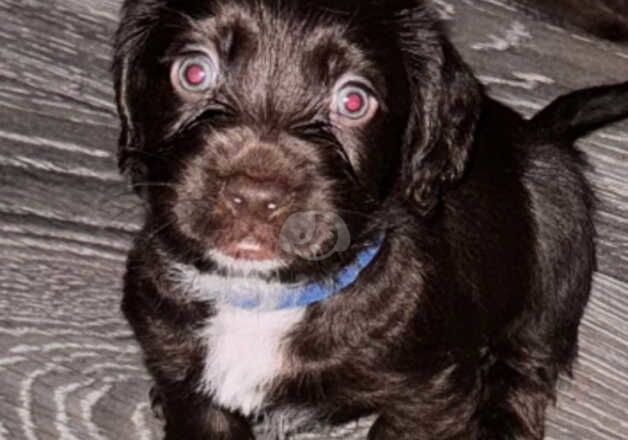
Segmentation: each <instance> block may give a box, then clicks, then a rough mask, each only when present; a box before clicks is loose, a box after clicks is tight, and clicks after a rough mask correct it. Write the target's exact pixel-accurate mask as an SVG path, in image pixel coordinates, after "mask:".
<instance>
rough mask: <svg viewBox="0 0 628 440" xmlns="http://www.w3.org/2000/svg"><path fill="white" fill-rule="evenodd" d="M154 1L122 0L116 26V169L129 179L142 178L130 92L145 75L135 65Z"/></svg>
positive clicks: (151, 19) (137, 88) (141, 84)
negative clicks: (117, 134) (117, 121)
mask: <svg viewBox="0 0 628 440" xmlns="http://www.w3.org/2000/svg"><path fill="white" fill-rule="evenodd" d="M160 5H161V3H160V2H159V1H158V0H148V1H137V0H126V1H125V2H124V4H123V6H122V9H121V13H120V16H121V18H120V26H119V28H118V30H117V32H116V38H115V47H114V58H113V76H114V87H115V94H116V105H117V109H118V115H119V117H120V137H119V139H118V168H119V169H120V172H121V173H122V174H124V175H126V176H128V177H130V178H131V181H132V182H139V181H143V180H144V174H145V170H144V168H143V166H142V165H141V162H140V161H138V160H135V158H137V157H138V155H139V152H140V151H141V149H142V145H143V139H142V135H141V130H139V129H138V121H137V115H135V114H134V110H133V109H134V108H137V105H133V101H134V93H135V94H137V93H138V91H140V90H142V89H143V88H144V83H145V78H144V77H143V73H142V72H141V69H138V68H137V64H138V62H139V61H138V59H139V56H140V54H141V53H142V52H143V50H144V45H145V41H146V36H147V35H148V34H149V33H150V31H151V30H152V28H153V26H154V24H155V23H156V22H157V19H158V15H157V13H156V11H157V10H158V7H159V6H160Z"/></svg>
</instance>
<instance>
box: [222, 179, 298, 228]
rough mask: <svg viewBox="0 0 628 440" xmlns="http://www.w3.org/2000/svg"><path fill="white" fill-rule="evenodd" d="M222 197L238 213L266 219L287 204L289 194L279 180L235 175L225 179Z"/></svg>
mask: <svg viewBox="0 0 628 440" xmlns="http://www.w3.org/2000/svg"><path fill="white" fill-rule="evenodd" d="M223 197H224V200H225V202H226V203H227V205H228V206H230V207H231V208H232V209H233V210H234V211H236V212H238V213H239V214H247V215H253V216H255V217H259V218H263V219H266V218H268V217H270V216H271V215H272V214H273V213H274V212H275V211H277V210H279V209H281V208H283V207H285V206H286V205H288V204H289V203H290V198H291V194H290V191H289V190H288V188H287V187H286V186H285V185H283V184H282V183H280V182H276V181H272V180H257V179H252V178H250V177H247V176H235V177H231V178H229V180H227V183H226V185H225V188H224V191H223Z"/></svg>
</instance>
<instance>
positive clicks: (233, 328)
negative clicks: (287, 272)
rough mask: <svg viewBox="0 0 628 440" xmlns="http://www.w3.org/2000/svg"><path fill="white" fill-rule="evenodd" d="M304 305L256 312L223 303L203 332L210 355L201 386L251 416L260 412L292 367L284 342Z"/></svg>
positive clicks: (231, 407) (228, 406) (223, 401)
mask: <svg viewBox="0 0 628 440" xmlns="http://www.w3.org/2000/svg"><path fill="white" fill-rule="evenodd" d="M303 314H304V309H289V310H277V311H268V310H266V311H250V310H244V309H239V308H236V307H232V306H229V305H219V306H218V311H217V314H216V315H215V316H214V317H212V318H211V320H210V322H209V323H208V325H207V326H206V327H205V329H203V331H202V335H201V336H202V337H203V338H204V339H206V340H207V358H206V360H205V369H204V374H203V377H202V381H201V389H202V391H203V392H205V393H210V394H211V395H212V396H213V397H214V399H215V401H216V403H217V404H219V405H221V406H224V407H225V408H227V409H230V410H239V411H241V412H242V413H243V414H245V415H251V414H254V413H255V412H257V411H259V410H260V409H261V407H262V405H263V403H264V398H265V397H266V393H267V392H268V389H269V386H270V385H271V383H272V381H273V379H274V378H275V377H277V375H278V374H279V372H280V371H282V368H285V367H286V359H285V352H284V350H283V344H282V343H283V341H284V338H285V336H286V335H287V334H288V333H289V332H290V330H292V328H293V327H294V326H295V324H296V323H298V322H299V321H300V320H301V318H302V317H303Z"/></svg>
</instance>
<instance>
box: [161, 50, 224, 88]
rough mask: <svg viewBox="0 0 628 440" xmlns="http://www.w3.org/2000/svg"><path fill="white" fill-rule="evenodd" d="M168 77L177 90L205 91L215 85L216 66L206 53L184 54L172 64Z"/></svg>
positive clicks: (216, 76) (216, 77)
mask: <svg viewBox="0 0 628 440" xmlns="http://www.w3.org/2000/svg"><path fill="white" fill-rule="evenodd" d="M170 79H171V81H172V83H173V85H174V87H175V89H176V90H177V91H179V92H185V93H200V92H205V91H207V90H209V89H211V88H212V87H213V86H215V85H216V81H217V79H218V67H217V64H216V62H215V61H214V60H213V59H212V58H211V57H210V56H208V55H206V54H196V55H191V56H186V57H184V58H181V59H180V60H178V61H177V62H175V63H174V64H173V66H172V73H171V75H170Z"/></svg>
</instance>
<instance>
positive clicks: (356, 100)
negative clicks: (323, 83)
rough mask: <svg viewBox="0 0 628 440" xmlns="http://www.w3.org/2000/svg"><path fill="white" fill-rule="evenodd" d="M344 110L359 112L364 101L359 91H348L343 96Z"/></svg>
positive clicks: (353, 112)
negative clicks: (348, 92)
mask: <svg viewBox="0 0 628 440" xmlns="http://www.w3.org/2000/svg"><path fill="white" fill-rule="evenodd" d="M344 105H345V110H346V111H347V112H348V113H351V114H356V113H360V112H361V111H362V109H363V108H364V106H365V105H366V103H365V102H364V97H363V96H362V95H361V94H359V93H355V92H353V93H350V94H348V95H346V96H345V103H344Z"/></svg>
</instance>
